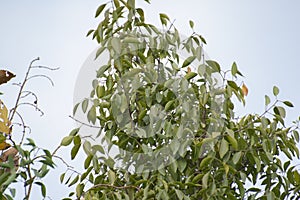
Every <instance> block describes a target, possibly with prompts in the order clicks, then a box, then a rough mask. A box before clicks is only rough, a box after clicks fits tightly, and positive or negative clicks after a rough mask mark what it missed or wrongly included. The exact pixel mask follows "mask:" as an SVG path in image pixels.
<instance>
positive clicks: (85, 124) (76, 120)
mask: <svg viewBox="0 0 300 200" xmlns="http://www.w3.org/2000/svg"><path fill="white" fill-rule="evenodd" d="M69 117H70V118H71V119H73V120H74V121H75V122H78V123H80V124H81V125H84V126H88V127H91V128H101V127H100V126H94V125H90V124H87V123H84V122H82V121H80V120H78V119H76V118H74V117H73V116H71V115H69Z"/></svg>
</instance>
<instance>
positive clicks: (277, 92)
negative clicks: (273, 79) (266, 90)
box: [273, 86, 279, 96]
mask: <svg viewBox="0 0 300 200" xmlns="http://www.w3.org/2000/svg"><path fill="white" fill-rule="evenodd" d="M273 94H274V96H277V95H278V94H279V88H278V87H276V86H274V87H273Z"/></svg>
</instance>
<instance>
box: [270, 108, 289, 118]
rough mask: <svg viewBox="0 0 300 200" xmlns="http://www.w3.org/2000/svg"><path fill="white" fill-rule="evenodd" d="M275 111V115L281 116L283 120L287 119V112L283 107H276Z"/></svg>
mask: <svg viewBox="0 0 300 200" xmlns="http://www.w3.org/2000/svg"><path fill="white" fill-rule="evenodd" d="M273 110H274V113H275V114H276V115H279V116H281V117H282V118H285V116H286V112H285V109H284V108H283V107H281V106H275V107H274V109H273Z"/></svg>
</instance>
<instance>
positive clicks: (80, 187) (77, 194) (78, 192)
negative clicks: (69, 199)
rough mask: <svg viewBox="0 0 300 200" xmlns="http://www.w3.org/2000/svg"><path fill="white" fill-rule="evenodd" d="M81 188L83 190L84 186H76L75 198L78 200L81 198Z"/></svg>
mask: <svg viewBox="0 0 300 200" xmlns="http://www.w3.org/2000/svg"><path fill="white" fill-rule="evenodd" d="M83 188H84V185H83V184H82V183H81V184H78V185H77V186H76V197H77V198H78V199H79V198H80V197H81V196H82V192H83Z"/></svg>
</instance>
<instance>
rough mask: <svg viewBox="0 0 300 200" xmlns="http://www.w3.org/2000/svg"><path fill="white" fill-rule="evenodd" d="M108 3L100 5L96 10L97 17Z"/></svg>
mask: <svg viewBox="0 0 300 200" xmlns="http://www.w3.org/2000/svg"><path fill="white" fill-rule="evenodd" d="M105 6H106V4H102V5H100V6H99V7H98V9H97V10H96V14H95V18H96V17H98V16H99V15H100V14H101V12H102V11H103V9H104V8H105Z"/></svg>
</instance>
